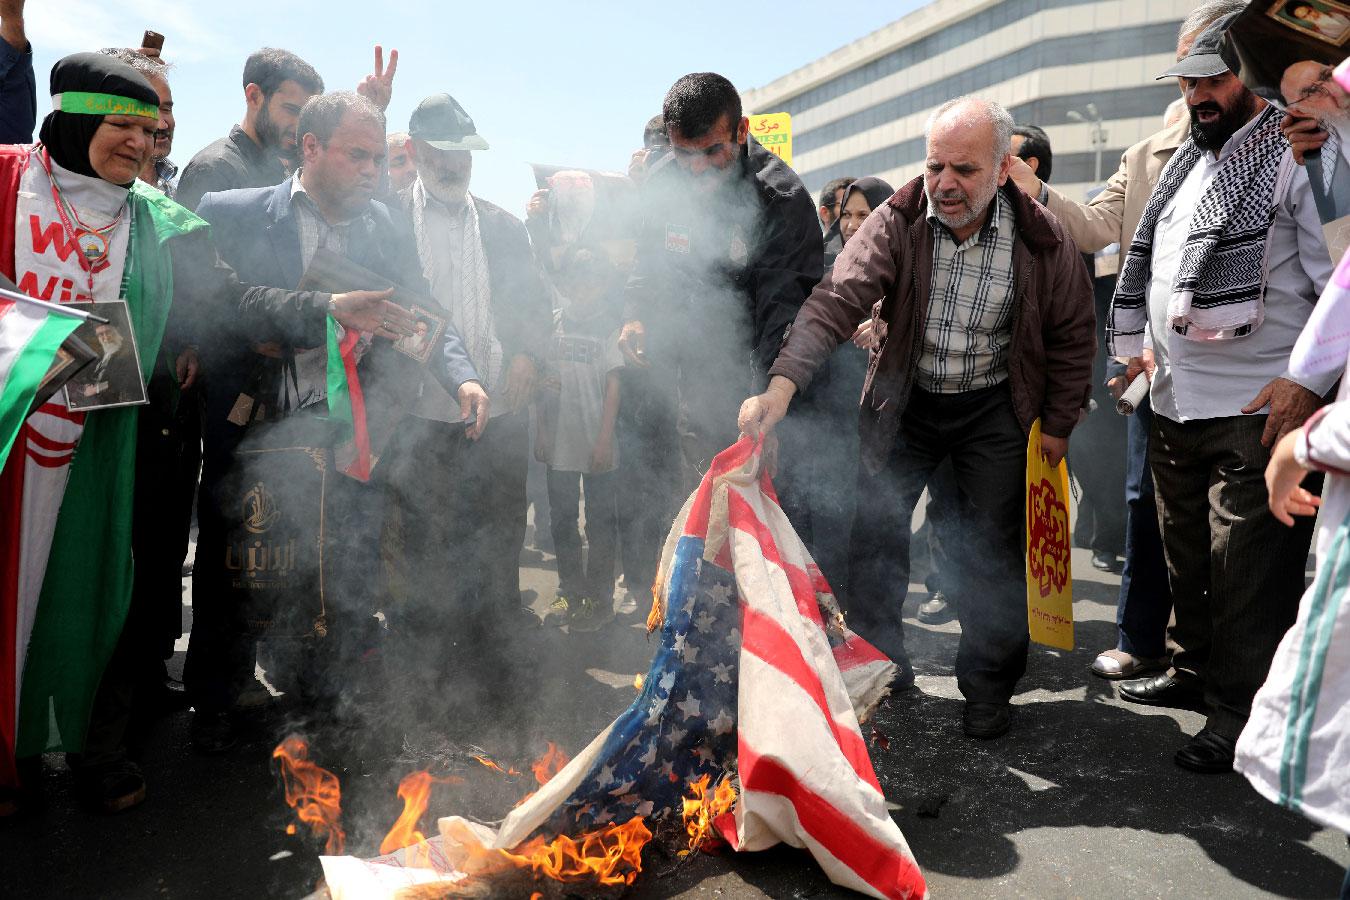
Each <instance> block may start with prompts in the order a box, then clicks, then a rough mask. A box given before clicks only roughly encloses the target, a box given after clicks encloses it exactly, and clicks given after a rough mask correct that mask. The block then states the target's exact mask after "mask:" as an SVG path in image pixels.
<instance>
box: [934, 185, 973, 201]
mask: <svg viewBox="0 0 1350 900" xmlns="http://www.w3.org/2000/svg"><path fill="white" fill-rule="evenodd" d="M933 199H934V200H960V201H962V202H965V201H966V200H969V199H970V196H969V195H968V194H967V193H966V192H965V191H962V190H958V189H956V188H948V189H947V190H945V191H935V192H934V193H933Z"/></svg>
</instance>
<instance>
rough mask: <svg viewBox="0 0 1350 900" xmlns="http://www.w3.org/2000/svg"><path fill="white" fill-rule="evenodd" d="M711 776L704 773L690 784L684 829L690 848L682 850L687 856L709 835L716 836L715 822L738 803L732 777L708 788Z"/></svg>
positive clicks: (685, 800) (681, 852)
mask: <svg viewBox="0 0 1350 900" xmlns="http://www.w3.org/2000/svg"><path fill="white" fill-rule="evenodd" d="M709 780H710V776H708V775H704V776H703V777H702V778H700V779H699V780H698V781H695V782H692V783H691V784H690V785H689V790H690V794H689V796H688V797H685V798H684V800H683V803H684V830H685V833H686V834H688V835H689V849H688V850H681V851H680V855H681V856H686V855H688V854H689V853H690V852H692V851H694V850H697V849H698V848H699V847H700V846H701V845H702V844H703V843H704V842H705V841H706V840H708V838H709V837H713V836H714V834H715V833H714V832H713V822H714V821H716V820H717V817H718V816H720V815H722V814H723V813H725V812H727V811H728V810H729V809H731V807H732V806H733V805H735V803H736V789H735V788H734V787H732V786H731V779H730V778H723V779H722V780H721V781H719V782H718V783H717V788H716V790H713V791H709V790H708V782H709Z"/></svg>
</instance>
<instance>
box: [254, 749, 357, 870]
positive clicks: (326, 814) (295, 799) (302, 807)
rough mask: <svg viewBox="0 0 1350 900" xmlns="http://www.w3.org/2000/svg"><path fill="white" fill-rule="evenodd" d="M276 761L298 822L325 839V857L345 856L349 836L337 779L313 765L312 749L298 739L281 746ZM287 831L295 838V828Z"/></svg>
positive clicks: (292, 826)
mask: <svg viewBox="0 0 1350 900" xmlns="http://www.w3.org/2000/svg"><path fill="white" fill-rule="evenodd" d="M272 758H273V759H276V760H280V761H281V780H282V784H283V785H284V786H285V788H286V804H287V805H288V806H290V807H291V808H292V809H294V810H295V815H296V818H298V819H299V820H300V821H301V822H304V823H305V824H306V825H308V826H309V827H310V830H311V831H313V832H314V834H315V835H316V836H318V837H322V838H325V842H324V852H325V853H327V854H328V855H329V856H337V855H338V854H341V853H342V848H343V845H344V844H345V843H346V841H347V833H346V832H344V831H343V830H342V824H341V821H342V803H341V800H342V788H341V785H340V784H339V783H338V778H337V776H336V775H334V774H333V773H332V772H330V771H328V770H327V769H324V768H322V767H320V766H318V765H315V764H314V763H312V762H310V761H309V745H308V744H307V743H305V741H304V740H303V739H301V738H298V737H296V736H295V735H291V736H290V737H288V738H286V740H284V741H282V742H281V743H280V744H277V747H276V749H275V750H273V751H272ZM286 830H287V833H288V834H294V824H292V825H291V827H289V828H287V829H286Z"/></svg>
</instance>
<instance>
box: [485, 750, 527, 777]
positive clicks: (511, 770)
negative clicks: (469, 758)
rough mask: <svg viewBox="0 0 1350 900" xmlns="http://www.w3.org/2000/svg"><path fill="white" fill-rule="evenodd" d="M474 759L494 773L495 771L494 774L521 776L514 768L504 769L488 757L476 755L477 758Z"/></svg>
mask: <svg viewBox="0 0 1350 900" xmlns="http://www.w3.org/2000/svg"><path fill="white" fill-rule="evenodd" d="M474 759H476V760H478V762H480V763H482V764H483V765H485V766H487V767H488V768H489V769H491V770H492V771H494V772H500V773H502V774H503V775H519V774H520V773H519V772H517V771H516V770H515V769H514V768H508V769H503V768H502V767H501V766H499V765H497V764H496V763H495V762H493V761H492V760H490V759H488V758H487V757H486V756H482V755H476V756H474Z"/></svg>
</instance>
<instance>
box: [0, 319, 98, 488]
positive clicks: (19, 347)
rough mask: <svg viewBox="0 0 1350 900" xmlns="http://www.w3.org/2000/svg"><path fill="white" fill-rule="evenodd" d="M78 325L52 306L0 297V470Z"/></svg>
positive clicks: (76, 321) (77, 322) (74, 320)
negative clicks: (59, 353) (40, 388)
mask: <svg viewBox="0 0 1350 900" xmlns="http://www.w3.org/2000/svg"><path fill="white" fill-rule="evenodd" d="M80 321H81V318H80V317H77V316H73V315H69V314H66V313H63V312H62V311H61V310H60V308H59V307H56V306H55V305H54V304H48V303H42V302H40V301H18V300H11V299H9V298H7V297H0V467H3V466H4V464H5V459H6V458H7V457H8V456H9V448H10V447H11V446H13V444H14V438H15V436H17V435H18V433H19V428H20V426H22V425H23V422H24V419H26V418H27V417H28V411H29V406H30V405H31V404H32V402H33V396H34V395H35V394H36V393H37V389H38V385H39V384H40V383H41V382H42V376H44V375H46V374H47V370H48V369H49V368H51V364H52V360H53V359H55V358H56V351H57V350H58V349H60V347H61V342H62V341H64V340H65V339H66V338H67V337H69V336H70V333H71V332H72V331H74V330H75V329H76V328H77V327H78V326H79V324H80Z"/></svg>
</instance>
